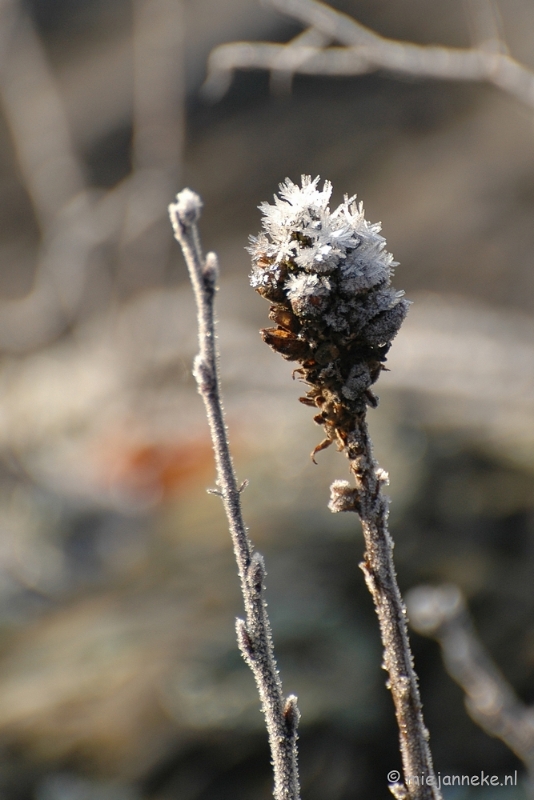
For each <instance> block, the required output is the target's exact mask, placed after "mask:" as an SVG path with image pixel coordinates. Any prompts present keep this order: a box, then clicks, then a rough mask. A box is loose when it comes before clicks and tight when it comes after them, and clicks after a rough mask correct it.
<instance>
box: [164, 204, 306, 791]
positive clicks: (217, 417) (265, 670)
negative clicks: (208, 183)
mask: <svg viewBox="0 0 534 800" xmlns="http://www.w3.org/2000/svg"><path fill="white" fill-rule="evenodd" d="M201 211H202V201H201V199H200V197H199V196H198V195H197V194H195V193H194V192H192V191H191V190H189V189H184V190H183V191H182V192H180V193H179V194H178V195H177V197H176V202H175V203H172V204H171V205H170V206H169V213H170V217H171V221H172V225H173V228H174V234H175V236H176V239H177V240H178V242H179V243H180V245H181V247H182V251H183V254H184V257H185V260H186V263H187V267H188V269H189V275H190V278H191V283H192V285H193V290H194V293H195V300H196V304H197V317H198V338H199V353H198V355H197V357H196V358H195V365H194V375H195V379H196V381H197V385H198V390H199V393H200V395H201V396H202V399H203V401H204V405H205V407H206V414H207V417H208V422H209V426H210V433H211V437H212V442H213V449H214V452H215V460H216V465H217V484H218V490H217V492H216V493H217V494H219V495H220V496H221V497H222V501H223V504H224V508H225V511H226V515H227V518H228V524H229V528H230V533H231V535H232V541H233V545H234V553H235V557H236V561H237V566H238V571H239V577H240V580H241V591H242V594H243V602H244V606H245V620H241V619H238V620H237V624H236V628H237V640H238V643H239V648H240V650H241V652H242V654H243V657H244V659H245V661H246V662H247V664H248V665H249V667H250V669H251V670H252V673H253V675H254V678H255V680H256V684H257V687H258V691H259V695H260V698H261V703H262V710H263V713H264V715H265V722H266V725H267V731H268V734H269V744H270V747H271V756H272V763H273V770H274V797H275V800H299V796H300V790H299V777H298V766H297V738H298V737H297V728H298V723H299V718H300V715H299V711H298V708H297V698H296V697H295V696H294V695H290V696H289V697H287V698H285V697H284V695H283V692H282V683H281V680H280V675H279V674H278V669H277V666H276V661H275V657H274V651H273V640H272V634H271V625H270V622H269V617H268V616H267V608H266V604H265V601H264V599H263V590H264V586H263V584H264V579H265V564H264V562H263V558H262V556H261V555H260V554H259V553H257V552H254V550H253V547H252V544H251V542H250V539H249V537H248V534H247V529H246V527H245V523H244V521H243V515H242V511H241V492H242V490H243V489H244V488H245V485H246V484H245V483H242V484H241V485H239V486H238V484H237V481H236V476H235V472H234V467H233V464H232V459H231V455H230V449H229V443H228V437H227V434H226V428H225V424H224V416H223V409H222V401H221V394H220V387H219V376H218V369H217V360H218V354H217V349H216V339H215V323H214V313H213V304H214V298H215V292H216V288H217V276H218V265H217V257H216V256H215V254H214V253H208V254H207V256H206V257H205V258H204V256H203V254H202V249H201V246H200V238H199V234H198V228H197V223H198V221H199V218H200V214H201Z"/></svg>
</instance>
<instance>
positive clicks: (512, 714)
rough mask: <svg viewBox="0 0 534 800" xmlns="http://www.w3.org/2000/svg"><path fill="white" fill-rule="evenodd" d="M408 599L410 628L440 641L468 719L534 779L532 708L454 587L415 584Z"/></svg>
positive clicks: (531, 779)
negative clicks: (503, 670)
mask: <svg viewBox="0 0 534 800" xmlns="http://www.w3.org/2000/svg"><path fill="white" fill-rule="evenodd" d="M407 605H408V611H409V613H410V621H411V625H412V627H413V629H414V630H416V631H417V632H418V633H420V634H422V635H423V636H429V637H432V638H433V639H436V641H437V642H439V644H440V646H441V649H442V653H443V661H444V663H445V667H446V669H447V672H448V673H449V675H450V676H451V677H452V678H453V679H454V680H455V681H456V683H458V684H459V686H460V687H461V688H462V689H463V691H464V693H465V705H466V708H467V710H468V712H469V714H470V716H471V717H472V719H473V720H474V721H475V722H476V723H477V724H478V725H480V727H481V728H483V729H484V730H485V731H486V732H487V733H489V734H490V736H495V737H497V738H498V739H501V741H503V742H504V743H505V744H506V745H507V746H508V747H509V748H510V750H512V751H513V752H514V753H515V754H516V755H517V756H518V758H520V759H521V760H522V761H523V763H524V764H525V766H526V768H527V770H528V773H529V776H530V783H531V785H534V709H533V708H532V707H529V706H525V705H524V704H523V703H522V702H521V700H520V699H519V698H518V697H517V695H516V694H515V692H514V690H513V689H512V687H511V686H510V685H509V684H508V682H507V681H506V679H505V678H504V676H503V675H502V674H501V672H500V671H499V669H498V668H497V667H496V666H495V664H494V663H493V661H492V659H491V656H490V655H489V654H488V652H487V651H486V649H485V647H484V645H483V644H482V642H481V641H480V639H479V637H478V635H477V632H476V630H475V627H474V625H473V622H472V620H471V617H470V615H469V612H468V610H467V607H466V605H465V600H464V598H463V596H462V593H461V592H460V590H459V589H458V587H457V586H453V585H444V586H437V587H433V586H418V587H417V588H415V589H412V590H411V591H410V592H409V594H408V596H407ZM531 793H532V792H531Z"/></svg>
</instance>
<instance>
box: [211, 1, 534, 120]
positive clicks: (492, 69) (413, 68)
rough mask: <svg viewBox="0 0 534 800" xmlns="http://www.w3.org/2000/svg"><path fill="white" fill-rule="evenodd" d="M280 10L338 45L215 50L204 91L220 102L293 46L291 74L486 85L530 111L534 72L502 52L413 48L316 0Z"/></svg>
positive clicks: (247, 45) (241, 45) (244, 45)
mask: <svg viewBox="0 0 534 800" xmlns="http://www.w3.org/2000/svg"><path fill="white" fill-rule="evenodd" d="M270 4H271V5H273V6H274V7H275V8H277V9H278V10H279V11H281V12H283V13H285V14H287V15H289V16H291V17H294V18H296V19H298V20H299V21H300V22H301V23H302V24H303V25H305V26H307V27H312V28H314V29H316V30H317V31H319V32H321V33H322V34H323V35H325V36H327V37H329V38H330V40H333V41H337V42H339V43H340V44H341V45H343V46H342V47H328V48H325V49H322V48H319V47H315V48H313V47H311V48H308V47H305V48H303V50H302V52H301V53H298V47H299V46H298V45H297V44H295V43H294V42H291V43H289V45H275V44H270V43H264V42H258V43H253V42H235V43H231V44H224V45H221V46H220V47H217V48H215V49H214V50H213V51H212V53H211V54H210V57H209V60H208V74H207V77H206V81H205V83H204V86H203V93H204V95H205V96H206V97H209V98H211V99H214V100H215V99H218V98H220V97H221V96H222V95H223V94H224V93H225V92H226V91H227V90H228V88H229V86H230V83H231V80H232V75H233V72H234V70H236V69H267V70H271V71H272V70H276V69H277V64H279V63H280V60H281V59H282V58H283V52H284V49H285V48H288V47H291V49H292V51H293V52H292V57H293V58H294V64H295V69H294V72H295V73H302V74H308V75H361V74H364V73H367V72H373V71H376V70H385V71H387V72H391V73H394V74H403V75H409V76H411V77H416V78H434V79H439V80H461V81H485V82H487V83H491V84H493V85H494V86H497V87H498V88H500V89H502V90H503V91H505V92H507V93H508V94H511V95H513V96H514V97H516V98H517V99H519V100H521V101H522V102H523V103H525V104H526V105H528V106H529V107H531V108H534V73H533V72H532V71H531V70H529V69H528V68H527V67H525V66H524V65H522V64H520V63H519V62H518V61H516V60H515V59H514V58H512V57H511V56H509V55H508V54H507V53H506V52H501V51H495V50H489V49H488V48H487V47H486V46H484V47H476V48H454V47H439V46H431V45H416V44H412V43H410V42H402V41H397V40H394V39H387V38H385V37H383V36H380V35H379V34H377V33H375V32H374V31H371V30H370V29H369V28H366V27H365V26H364V25H361V24H360V23H359V22H357V21H356V20H355V19H353V18H352V17H349V16H348V15H347V14H343V13H341V12H340V11H336V10H335V9H333V8H330V6H327V5H326V4H324V3H320V2H318V1H317V0H270Z"/></svg>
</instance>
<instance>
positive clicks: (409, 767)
mask: <svg viewBox="0 0 534 800" xmlns="http://www.w3.org/2000/svg"><path fill="white" fill-rule="evenodd" d="M331 192H332V186H331V184H330V183H329V182H328V181H327V182H325V184H324V186H323V187H322V189H321V188H319V178H315V180H312V179H311V178H310V177H309V176H306V175H305V176H303V177H302V185H301V186H297V185H295V184H294V183H293V182H292V181H290V180H289V179H287V180H286V182H285V183H283V184H281V186H280V194H279V196H278V197H275V202H274V205H270V204H268V203H263V204H262V205H261V206H260V208H261V210H262V211H263V215H264V216H263V229H264V230H263V232H262V233H260V234H259V235H258V236H257V237H252V239H251V246H250V248H249V249H250V252H251V254H252V259H253V268H252V275H251V283H252V286H253V287H254V288H255V289H256V291H258V292H259V294H260V295H262V296H263V297H265V298H266V299H267V300H269V301H270V303H271V309H270V312H269V317H270V318H271V319H272V320H273V322H275V323H276V327H270V328H265V329H264V330H263V331H261V335H262V337H263V340H264V341H265V342H266V343H267V344H268V345H269V346H270V347H271V348H272V349H273V350H275V351H276V352H278V353H280V354H281V355H282V356H283V357H284V358H286V359H288V360H289V361H297V362H299V364H300V366H299V368H298V369H297V370H296V372H297V373H298V374H299V375H300V377H301V379H302V380H303V382H304V383H305V384H306V387H307V391H306V394H305V396H304V397H301V398H300V399H301V401H302V402H303V403H304V404H305V405H308V406H311V407H313V408H314V409H315V411H316V415H315V417H314V420H315V422H316V423H318V424H319V425H321V426H322V427H323V428H324V431H325V434H326V438H325V439H324V440H323V441H322V442H321V443H320V444H318V445H317V447H316V448H315V450H314V451H313V453H312V458H313V457H314V456H315V454H316V453H317V452H318V451H319V450H322V449H323V448H325V447H328V446H329V445H330V444H332V443H334V442H335V443H336V445H337V448H338V450H341V451H343V452H344V453H345V454H346V456H347V457H348V459H349V463H350V469H351V472H352V473H353V476H354V478H355V483H356V485H355V487H351V486H350V485H349V484H348V483H347V482H346V481H335V483H334V484H333V486H332V498H331V502H330V509H331V510H332V511H334V512H338V511H355V512H356V513H357V514H358V515H359V516H360V519H361V522H362V528H363V533H364V537H365V544H366V550H365V555H364V561H363V564H362V569H363V571H364V574H365V579H366V583H367V586H368V588H369V591H370V592H371V595H372V597H373V600H374V603H375V607H376V611H377V615H378V619H379V624H380V631H381V636H382V643H383V645H384V667H385V669H386V670H387V672H388V674H389V680H388V686H389V688H390V689H391V693H392V696H393V701H394V705H395V711H396V715H397V721H398V725H399V737H400V748H401V754H402V760H403V770H404V784H395V785H393V786H391V787H390V788H391V790H392V793H393V794H394V795H395V797H396V798H397V800H399V798H401V797H402V798H410V800H431V799H432V800H436V799H437V798H438V797H439V792H438V789H437V786H436V781H435V776H434V771H433V766H432V758H431V755H430V749H429V747H428V733H427V731H426V728H425V726H424V722H423V716H422V711H421V700H420V697H419V689H418V685H417V676H416V674H415V671H414V667H413V660H412V655H411V651H410V645H409V641H408V634H407V630H406V618H405V609H404V606H403V603H402V599H401V596H400V592H399V588H398V585H397V579H396V575H395V568H394V565H393V557H392V549H393V543H392V540H391V537H390V535H389V531H388V527H387V518H388V499H387V498H386V497H385V496H384V495H383V493H382V489H383V486H384V485H385V484H387V481H388V477H387V474H386V473H385V472H384V471H383V470H381V469H380V468H379V467H378V466H377V464H376V462H375V461H374V458H373V454H372V446H371V441H370V438H369V433H368V430H367V423H366V411H367V407H368V406H372V407H374V406H376V405H377V402H378V398H377V397H376V396H375V395H374V393H373V392H372V389H371V387H372V386H373V384H374V383H375V382H376V380H377V379H378V377H379V375H380V373H381V371H382V370H383V369H384V362H385V361H386V357H387V353H388V350H389V348H390V346H391V342H392V340H393V338H394V337H395V335H396V334H397V332H398V330H399V328H400V326H401V324H402V321H403V320H404V317H405V316H406V313H407V311H408V306H409V304H408V302H407V301H406V300H405V299H404V297H403V292H397V291H395V289H394V288H393V287H392V286H391V276H392V270H393V267H394V266H395V262H394V261H393V257H392V256H391V255H390V254H389V253H388V252H387V251H386V249H385V240H384V238H383V237H382V236H381V235H380V225H378V224H372V223H369V222H368V221H367V220H366V219H365V215H364V212H363V207H362V205H361V203H360V204H357V203H356V202H355V198H354V197H348V196H346V197H345V200H344V202H343V203H342V204H341V205H340V206H338V208H336V209H335V210H334V211H331V210H330V207H329V205H328V204H329V200H330V195H331ZM414 776H418V778H417V781H415V780H413V778H414Z"/></svg>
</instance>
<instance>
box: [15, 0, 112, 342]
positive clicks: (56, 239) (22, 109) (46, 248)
mask: <svg viewBox="0 0 534 800" xmlns="http://www.w3.org/2000/svg"><path fill="white" fill-rule="evenodd" d="M0 14H1V18H0V25H1V27H2V33H3V37H4V42H3V43H2V44H3V49H4V53H3V54H2V55H3V59H2V64H1V66H0V101H1V103H2V108H3V111H4V114H5V118H6V121H7V124H8V127H9V129H10V132H11V135H12V141H13V146H14V150H15V155H16V159H17V163H18V167H19V170H20V172H21V175H22V178H23V181H24V185H25V188H26V190H27V192H28V195H29V197H30V200H31V202H32V205H33V209H34V213H35V216H36V219H37V222H38V224H39V227H40V229H41V233H42V244H41V246H40V252H39V256H38V263H37V268H36V274H35V279H34V286H33V289H32V291H31V292H30V293H29V294H28V295H27V296H26V297H24V298H22V299H20V300H10V301H4V302H2V303H0V311H1V314H0V318H1V322H0V345H1V346H2V347H7V348H9V349H15V350H18V349H26V348H28V347H34V346H36V345H39V344H42V343H43V342H44V341H47V340H49V339H50V338H52V337H53V336H55V335H57V334H58V333H59V332H60V331H61V330H62V329H63V328H64V327H65V325H68V324H69V323H70V322H71V321H72V319H73V318H74V316H75V315H76V313H77V310H78V307H79V304H80V301H81V298H82V295H83V291H84V288H85V280H86V272H87V265H88V262H89V258H90V256H91V253H92V250H93V247H94V243H95V241H99V239H100V237H99V235H98V232H97V231H96V230H95V226H94V221H93V217H92V213H91V212H92V206H93V200H94V196H93V193H91V192H89V191H88V190H87V187H86V183H85V177H84V170H83V167H82V164H81V162H80V160H79V158H78V157H77V154H76V152H75V149H74V146H73V143H72V140H71V135H70V129H69V124H68V120H67V116H66V113H65V109H64V106H63V103H62V100H61V97H60V94H59V91H58V89H57V86H56V82H55V80H54V77H53V75H52V72H51V70H50V68H49V65H48V59H47V56H46V53H45V51H44V48H43V46H42V44H41V41H40V38H39V36H38V35H37V33H36V32H35V29H34V27H33V24H32V20H31V18H30V16H29V14H28V13H27V12H26V11H25V10H24V6H23V5H22V4H21V3H19V2H17V1H16V0H5V2H4V3H3V5H2V7H1V9H0Z"/></svg>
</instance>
